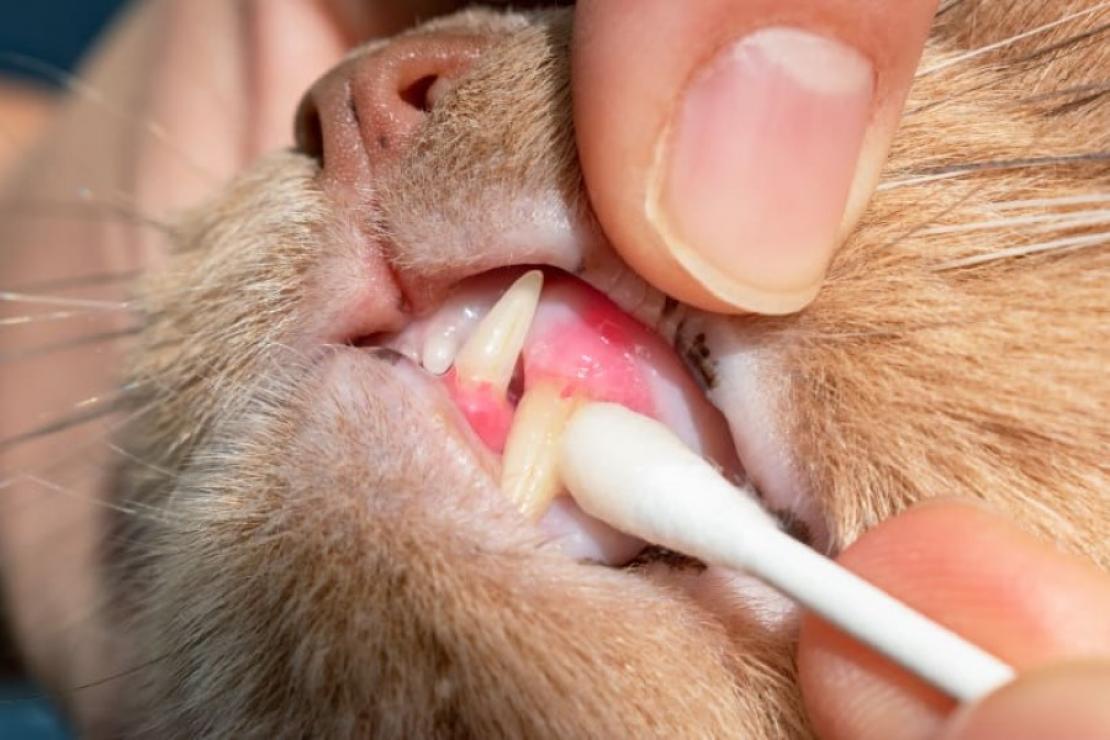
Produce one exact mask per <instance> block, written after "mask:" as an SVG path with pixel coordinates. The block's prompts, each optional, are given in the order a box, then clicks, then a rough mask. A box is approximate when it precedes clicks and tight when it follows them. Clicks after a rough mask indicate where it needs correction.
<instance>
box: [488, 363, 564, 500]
mask: <svg viewBox="0 0 1110 740" xmlns="http://www.w3.org/2000/svg"><path fill="white" fill-rule="evenodd" d="M578 403H579V399H578V398H576V397H565V396H564V395H563V391H562V389H561V388H559V387H558V386H557V385H555V384H553V383H540V384H539V385H536V386H534V387H532V388H529V389H528V390H527V391H526V392H525V393H524V395H523V396H522V397H521V399H520V404H519V405H518V406H517V408H516V414H515V415H514V416H513V425H512V428H510V429H509V438H508V439H507V440H506V441H505V454H504V456H503V457H502V459H501V490H502V491H504V492H505V494H506V495H508V497H509V498H510V499H512V501H513V503H515V504H516V505H517V507H518V508H520V510H521V512H523V513H524V515H525V516H527V517H529V518H531V519H539V517H540V516H541V515H542V514H543V513H544V512H545V511H546V510H547V507H548V505H549V504H550V503H551V499H553V498H555V496H556V495H558V493H559V491H560V490H561V489H562V486H563V484H562V481H561V480H560V478H559V470H558V468H559V458H558V455H559V445H560V443H561V441H562V437H563V428H564V427H565V426H566V423H567V419H568V418H570V415H571V413H572V412H573V411H574V409H575V408H576V407H577V406H578Z"/></svg>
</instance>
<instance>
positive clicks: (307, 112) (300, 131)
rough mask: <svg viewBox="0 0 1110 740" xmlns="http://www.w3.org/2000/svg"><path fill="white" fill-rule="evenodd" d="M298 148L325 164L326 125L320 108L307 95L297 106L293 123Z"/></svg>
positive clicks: (321, 164) (320, 163)
mask: <svg viewBox="0 0 1110 740" xmlns="http://www.w3.org/2000/svg"><path fill="white" fill-rule="evenodd" d="M293 136H294V141H295V142H296V144H297V149H298V150H299V151H300V152H302V153H304V154H307V155H308V156H310V157H312V158H313V159H315V160H316V162H317V163H318V164H319V165H320V167H323V166H324V126H323V124H322V123H321V122H320V109H319V108H317V107H316V102H315V101H314V100H312V98H311V97H305V98H304V100H302V101H301V104H300V106H299V107H298V108H297V114H296V118H295V120H294V124H293Z"/></svg>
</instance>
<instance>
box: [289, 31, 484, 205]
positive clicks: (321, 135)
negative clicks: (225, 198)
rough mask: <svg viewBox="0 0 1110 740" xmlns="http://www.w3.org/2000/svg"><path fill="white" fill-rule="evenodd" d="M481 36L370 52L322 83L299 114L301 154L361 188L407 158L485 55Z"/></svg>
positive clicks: (437, 38) (417, 40) (431, 39)
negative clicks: (409, 147)
mask: <svg viewBox="0 0 1110 740" xmlns="http://www.w3.org/2000/svg"><path fill="white" fill-rule="evenodd" d="M483 45H484V41H483V39H482V38H481V37H478V36H466V35H461V34H426V35H420V36H412V37H409V38H401V39H398V40H396V41H392V42H389V43H388V44H387V45H384V46H380V47H373V46H371V47H369V48H368V49H367V50H366V51H364V52H362V53H359V54H357V55H356V56H353V57H351V58H349V59H347V60H346V61H344V62H343V63H342V64H340V65H339V66H337V67H336V68H334V69H333V70H331V71H330V72H328V74H326V75H325V76H324V77H322V78H321V79H320V80H318V81H317V82H316V84H314V85H313V86H312V88H311V89H310V90H309V91H308V93H307V94H306V95H305V97H304V99H303V100H302V101H301V105H300V108H299V109H298V111H297V117H296V123H295V135H296V140H297V145H298V147H299V148H300V149H301V150H302V151H304V152H306V153H308V154H310V155H311V156H314V157H316V158H317V159H319V160H321V163H322V165H323V168H324V174H325V176H326V177H327V178H329V179H331V180H332V181H333V182H338V183H342V184H345V185H354V184H356V183H358V182H360V181H362V180H363V179H364V178H365V177H367V176H369V175H370V174H371V172H372V171H373V169H374V168H375V167H377V166H379V165H380V164H382V163H384V162H387V161H389V160H391V159H394V158H396V157H398V156H400V155H401V154H403V153H404V151H405V147H406V144H407V142H408V140H409V139H410V137H411V134H412V132H413V131H414V130H415V129H416V128H417V127H418V126H419V125H420V124H421V122H422V121H423V120H424V118H425V117H426V116H427V115H428V113H429V112H430V111H431V110H432V109H433V108H434V107H435V104H436V101H437V100H438V99H439V98H440V97H442V95H443V93H444V92H445V91H446V90H448V89H449V88H450V86H451V83H452V82H453V81H454V80H456V79H458V78H459V77H460V76H462V75H463V74H465V73H466V71H467V69H469V67H470V65H471V64H472V63H473V62H474V60H475V59H477V58H478V56H479V54H481V51H482V47H483Z"/></svg>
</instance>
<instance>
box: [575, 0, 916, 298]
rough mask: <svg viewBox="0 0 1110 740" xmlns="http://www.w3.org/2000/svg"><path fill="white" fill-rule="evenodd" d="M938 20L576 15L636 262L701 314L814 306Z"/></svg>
mask: <svg viewBox="0 0 1110 740" xmlns="http://www.w3.org/2000/svg"><path fill="white" fill-rule="evenodd" d="M936 5H937V3H936V0H906V1H905V2H899V3H889V2H882V1H881V0H790V1H789V2H784V1H782V0H697V1H696V2H694V1H693V0H690V1H688V2H682V3H676V2H673V1H672V0H582V2H579V3H578V5H577V8H576V11H575V36H574V41H573V46H572V62H573V78H572V81H573V84H572V88H573V95H574V106H575V111H574V112H575V126H576V130H577V136H578V146H579V153H580V157H581V160H582V168H583V171H584V173H585V177H586V183H587V187H588V189H589V192H590V200H591V203H592V204H593V206H594V209H595V210H596V212H597V215H598V219H599V220H600V222H601V225H602V227H603V228H604V229H605V231H606V233H607V234H608V236H609V238H610V239H611V240H612V241H613V243H614V245H615V247H616V248H617V250H618V251H619V252H620V253H621V255H622V256H623V257H624V259H625V260H626V261H627V262H628V263H629V264H630V265H631V266H632V267H633V268H634V269H635V270H636V271H637V272H639V273H640V274H641V275H643V276H644V277H645V278H647V279H648V280H649V281H651V282H652V283H653V284H654V285H656V286H657V287H658V288H660V289H662V290H664V291H665V292H667V293H670V294H671V295H673V296H675V297H676V298H679V299H681V300H683V301H686V302H688V303H692V304H694V305H697V306H700V307H702V308H708V309H713V310H720V311H727V312H739V311H756V312H760V313H770V314H780V313H789V312H792V311H796V310H798V309H800V308H802V307H803V306H805V305H806V304H808V303H809V302H810V301H811V300H812V299H813V297H814V295H815V294H816V292H817V289H818V287H819V285H820V282H821V280H822V278H823V277H824V274H825V270H826V268H827V267H828V264H829V261H830V259H831V258H832V255H833V251H834V250H835V248H836V246H837V245H838V244H839V242H840V241H841V240H842V239H843V238H844V237H845V236H846V235H847V234H848V232H849V230H850V229H851V227H852V226H853V225H854V224H855V222H856V220H857V219H858V218H859V216H860V215H861V213H862V211H863V209H864V206H865V205H866V202H867V200H868V198H869V197H870V195H871V192H872V190H873V189H874V187H875V184H876V181H877V179H878V176H879V170H880V168H881V167H882V164H883V161H884V160H885V158H886V153H887V149H888V147H889V145H890V140H891V137H892V136H893V134H894V130H895V128H896V127H897V125H898V120H899V118H900V115H901V112H902V105H903V102H904V100H905V96H906V93H907V91H908V89H909V86H910V82H911V81H912V79H913V73H914V69H915V68H916V66H917V61H918V58H919V56H920V55H921V52H922V49H923V47H924V43H925V37H926V35H927V33H928V29H929V26H930V23H931V22H932V18H933V13H934V11H935V9H936Z"/></svg>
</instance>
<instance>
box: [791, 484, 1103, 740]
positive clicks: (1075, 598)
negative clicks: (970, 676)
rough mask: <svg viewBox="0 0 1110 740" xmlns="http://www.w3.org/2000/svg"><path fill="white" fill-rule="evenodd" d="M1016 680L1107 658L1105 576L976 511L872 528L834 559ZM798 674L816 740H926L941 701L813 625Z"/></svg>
mask: <svg viewBox="0 0 1110 740" xmlns="http://www.w3.org/2000/svg"><path fill="white" fill-rule="evenodd" d="M837 559H838V561H839V562H840V563H842V564H843V565H845V566H847V567H848V568H849V569H851V570H853V571H855V572H857V573H859V574H860V575H862V576H863V577H864V578H866V579H867V580H869V581H871V582H873V583H875V584H876V585H878V586H879V587H880V588H883V589H884V590H887V591H889V592H890V593H891V594H893V595H894V596H896V597H898V598H900V599H902V600H903V601H905V602H906V603H908V604H909V605H910V606H912V607H914V608H916V609H919V610H920V611H922V612H923V613H925V614H926V615H929V616H930V617H932V618H934V619H936V620H937V621H938V622H940V623H941V624H944V625H945V626H947V627H949V628H951V629H953V630H954V631H956V632H957V633H958V634H961V635H963V636H965V637H967V638H968V639H969V640H971V641H972V642H974V643H976V644H978V645H981V646H982V647H983V648H984V649H986V650H987V651H988V652H991V653H993V654H995V655H997V656H999V657H1000V658H1002V659H1003V660H1005V661H1007V662H1009V663H1010V664H1011V665H1013V666H1014V667H1016V668H1017V669H1018V670H1019V671H1020V670H1023V669H1027V668H1031V667H1034V666H1038V665H1043V664H1045V663H1046V662H1048V661H1058V660H1064V659H1068V658H1089V657H1091V656H1097V655H1104V656H1110V620H1107V619H1106V615H1107V614H1110V578H1108V577H1107V576H1106V575H1105V574H1104V573H1102V572H1100V571H1098V570H1097V569H1096V568H1095V567H1094V566H1093V565H1091V564H1089V563H1087V562H1084V561H1081V560H1078V559H1076V558H1072V557H1070V556H1068V555H1065V554H1063V553H1061V552H1060V551H1058V550H1056V549H1055V548H1053V547H1052V546H1051V545H1048V544H1045V543H1042V542H1039V541H1037V540H1034V539H1033V538H1031V537H1030V536H1029V535H1028V534H1026V533H1024V532H1022V531H1020V530H1018V529H1017V528H1016V527H1014V526H1013V525H1012V524H1010V523H1008V522H1006V521H1004V520H1003V519H1000V518H999V517H997V516H996V515H994V514H993V513H991V512H988V511H986V510H985V509H983V508H981V507H978V506H969V505H966V504H956V503H934V504H929V505H925V506H921V507H918V508H917V509H913V510H911V511H909V512H907V513H905V514H902V515H900V516H898V517H896V518H894V519H891V520H889V521H886V522H883V523H882V524H880V525H879V526H878V527H876V528H875V529H873V530H871V531H870V532H868V533H867V534H865V535H864V536H863V537H861V538H860V539H859V540H858V541H857V542H856V543H854V544H853V545H852V546H851V547H849V548H848V549H847V550H845V551H844V552H843V553H842V554H841V555H840V557H838V558H837ZM798 667H799V672H800V681H801V685H802V692H803V696H804V698H805V703H806V708H807V711H808V712H809V714H810V717H811V719H812V720H813V723H814V725H815V727H816V728H817V730H818V732H819V734H820V735H821V737H824V738H849V737H850V738H868V737H876V738H878V737H900V738H914V737H932V736H933V735H934V734H935V733H936V732H937V731H938V730H939V728H940V726H941V723H942V722H943V719H944V717H945V716H946V715H947V714H948V713H949V712H950V711H951V710H952V709H953V703H952V702H951V700H949V699H948V698H947V697H945V696H943V695H941V694H939V693H938V692H936V691H935V690H933V689H931V688H929V687H927V686H925V685H924V684H923V683H921V682H920V681H919V680H917V679H916V678H914V677H912V676H910V675H909V674H907V673H906V672H904V671H903V670H901V669H900V668H898V667H896V666H894V665H893V664H891V663H889V662H888V661H886V660H885V659H884V658H882V657H880V656H879V655H877V654H876V653H874V652H872V651H870V650H869V649H867V648H864V647H862V646H861V645H859V644H858V643H856V642H854V641H853V640H851V639H850V638H848V637H846V636H845V635H843V633H841V632H839V631H837V630H836V629H834V628H832V627H831V626H829V625H827V624H826V623H824V622H822V621H821V620H819V619H817V618H811V617H807V618H806V619H805V620H804V621H803V626H802V633H801V640H800V644H799V653H798Z"/></svg>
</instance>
